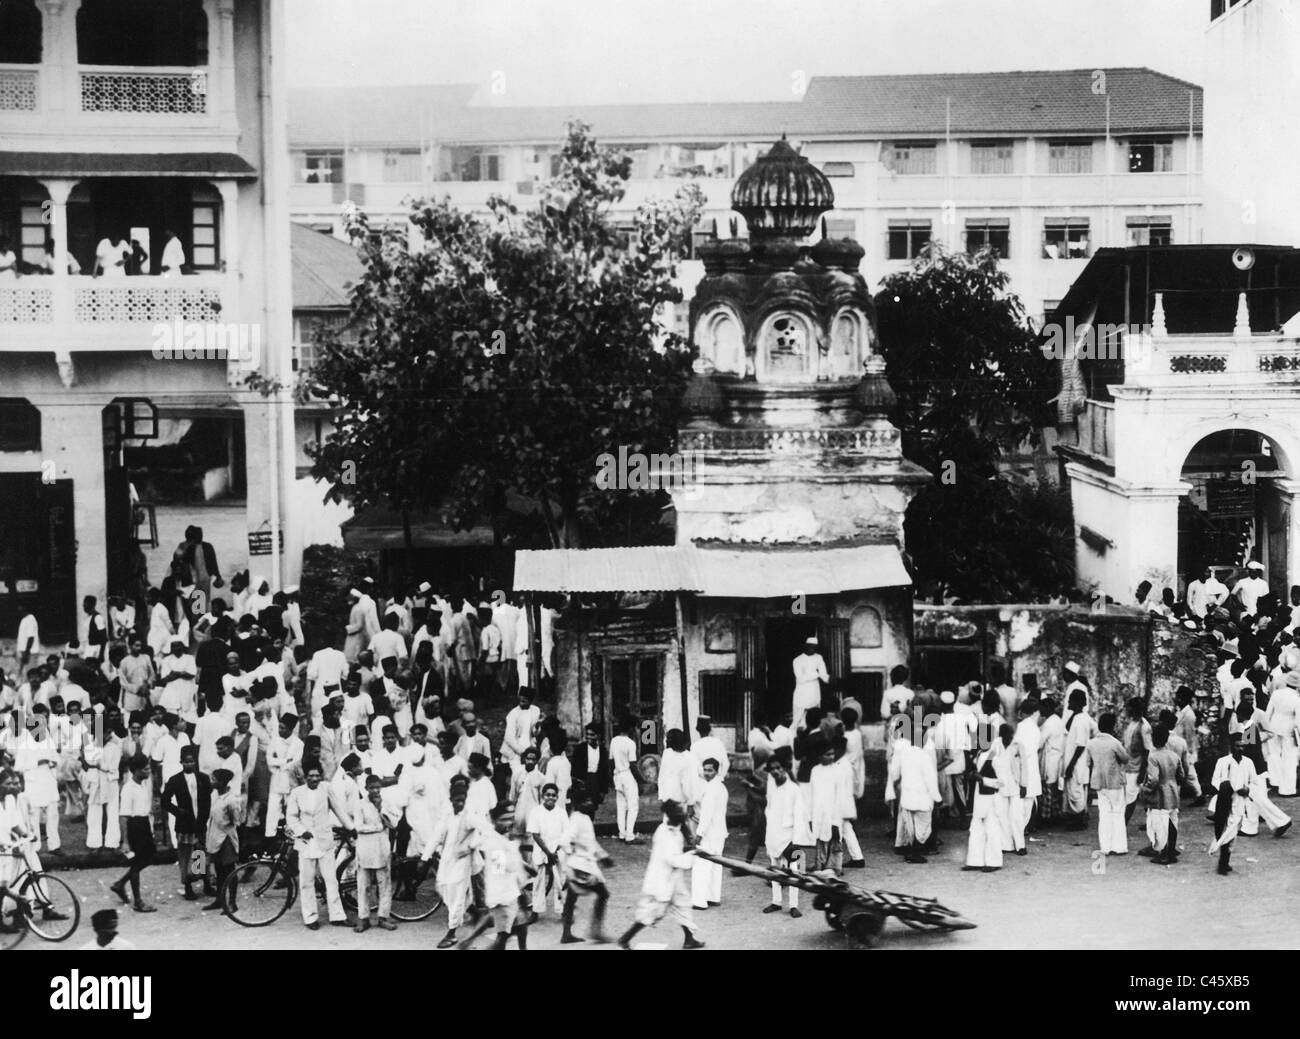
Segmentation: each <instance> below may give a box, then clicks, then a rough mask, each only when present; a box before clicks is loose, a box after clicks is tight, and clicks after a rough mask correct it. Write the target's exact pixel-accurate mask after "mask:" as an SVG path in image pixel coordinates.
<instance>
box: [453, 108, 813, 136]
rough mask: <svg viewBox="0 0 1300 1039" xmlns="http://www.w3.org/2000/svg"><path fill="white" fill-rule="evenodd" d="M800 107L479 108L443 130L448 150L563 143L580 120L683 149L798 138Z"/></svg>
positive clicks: (603, 132)
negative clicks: (572, 124) (794, 135)
mask: <svg viewBox="0 0 1300 1039" xmlns="http://www.w3.org/2000/svg"><path fill="white" fill-rule="evenodd" d="M805 117H806V116H805V112H804V106H803V105H802V104H801V103H799V102H797V101H755V102H740V103H731V104H708V103H703V102H700V103H687V104H647V105H549V106H540V105H539V106H535V107H520V108H504V107H503V108H492V107H488V106H476V107H471V108H465V109H463V110H461V111H460V112H457V113H455V115H454V117H453V118H452V119H451V120H450V121H449V122H448V123H447V124H446V125H445V126H444V127H443V128H442V129H441V131H440V133H439V135H438V137H439V140H440V141H441V142H443V143H446V144H474V143H492V144H495V143H497V142H501V143H533V142H547V141H558V140H562V139H563V137H564V135H565V124H566V123H567V122H569V121H570V120H575V119H576V120H580V121H582V122H584V123H588V124H590V125H591V127H592V130H593V132H594V133H595V134H596V136H597V137H598V138H600V139H602V140H621V141H627V142H630V143H635V142H638V141H643V140H657V139H659V138H664V137H670V138H672V139H673V140H674V141H677V142H680V143H696V144H712V143H718V144H722V143H725V142H726V141H728V140H735V139H736V138H748V137H753V138H759V139H762V140H771V139H775V138H777V137H780V136H781V133H782V132H783V131H786V130H789V131H790V132H792V133H793V132H794V131H795V130H797V129H798V128H799V127H800V126H801V125H802V120H803V119H804V118H805Z"/></svg>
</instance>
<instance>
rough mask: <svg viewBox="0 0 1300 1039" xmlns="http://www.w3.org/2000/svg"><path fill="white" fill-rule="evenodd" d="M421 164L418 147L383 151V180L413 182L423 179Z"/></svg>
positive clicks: (387, 181)
mask: <svg viewBox="0 0 1300 1039" xmlns="http://www.w3.org/2000/svg"><path fill="white" fill-rule="evenodd" d="M422 170H423V164H422V163H421V162H420V151H419V149H418V148H403V149H401V150H400V151H386V152H384V181H385V182H386V183H389V184H414V183H416V182H418V181H420V180H422V179H423V172H422Z"/></svg>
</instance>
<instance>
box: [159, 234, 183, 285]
mask: <svg viewBox="0 0 1300 1039" xmlns="http://www.w3.org/2000/svg"><path fill="white" fill-rule="evenodd" d="M184 266H185V247H184V246H183V245H181V240H180V239H179V238H177V237H176V236H175V235H172V237H171V238H169V239H167V244H166V245H164V246H163V254H162V272H163V277H169V276H171V275H176V274H180V273H181V268H182V267H184Z"/></svg>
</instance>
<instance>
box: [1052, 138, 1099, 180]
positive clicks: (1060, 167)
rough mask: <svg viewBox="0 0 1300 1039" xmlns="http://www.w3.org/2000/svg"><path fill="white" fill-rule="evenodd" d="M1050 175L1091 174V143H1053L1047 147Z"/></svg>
mask: <svg viewBox="0 0 1300 1039" xmlns="http://www.w3.org/2000/svg"><path fill="white" fill-rule="evenodd" d="M1047 172H1048V173H1091V172H1092V142H1091V141H1052V142H1051V143H1050V144H1048V146H1047Z"/></svg>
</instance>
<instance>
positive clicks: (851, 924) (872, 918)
mask: <svg viewBox="0 0 1300 1039" xmlns="http://www.w3.org/2000/svg"><path fill="white" fill-rule="evenodd" d="M884 929H885V914H884V913H882V912H880V911H879V910H877V909H865V910H863V911H862V912H861V913H857V914H855V915H854V916H853V918H852V919H850V920H849V921H848V923H847V925H846V930H847V931H848V935H849V938H851V939H852V940H853V942H854V944H855V945H856V946H857V947H858V948H860V949H870V948H871V947H872V946H873V945H874V944H875V942H876V939H877V938H879V937H880V932H881V931H883V930H884Z"/></svg>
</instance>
